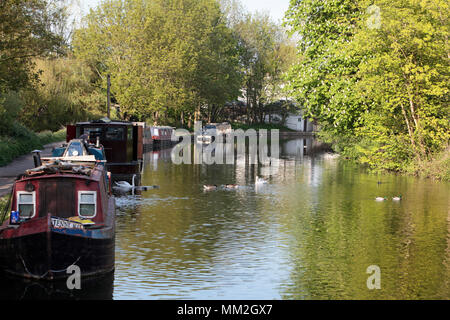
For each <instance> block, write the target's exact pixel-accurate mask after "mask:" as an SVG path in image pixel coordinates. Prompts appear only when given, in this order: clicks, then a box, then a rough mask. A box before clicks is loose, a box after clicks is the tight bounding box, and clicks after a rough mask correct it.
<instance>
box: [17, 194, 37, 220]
mask: <svg viewBox="0 0 450 320" xmlns="http://www.w3.org/2000/svg"><path fill="white" fill-rule="evenodd" d="M16 194H17V198H16V211H18V212H19V218H21V217H20V211H19V205H20V204H32V205H33V215H32V216H31V217H29V218H25V219H31V218H34V216H35V215H36V191H31V192H28V191H17V192H16ZM21 194H31V195H33V203H21V202H20V195H21Z"/></svg>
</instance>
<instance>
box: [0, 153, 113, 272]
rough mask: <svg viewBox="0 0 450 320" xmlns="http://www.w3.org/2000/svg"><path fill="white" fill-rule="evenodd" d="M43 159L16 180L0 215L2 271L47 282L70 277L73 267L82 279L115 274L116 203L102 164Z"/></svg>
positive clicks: (81, 159)
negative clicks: (111, 272) (70, 268)
mask: <svg viewBox="0 0 450 320" xmlns="http://www.w3.org/2000/svg"><path fill="white" fill-rule="evenodd" d="M42 160H43V161H42V162H44V163H43V164H42V163H41V165H40V166H38V167H36V168H33V169H30V170H26V171H25V173H24V174H22V175H20V176H19V177H18V178H17V180H16V181H15V183H14V186H13V189H12V193H11V196H10V202H9V205H8V206H7V207H6V210H7V211H6V210H5V212H4V213H3V215H2V216H1V217H0V218H2V221H0V223H2V225H1V226H0V268H1V269H2V270H3V271H5V272H7V273H9V274H13V275H17V276H21V277H25V278H34V279H45V280H54V279H59V278H66V277H68V276H70V274H68V268H69V267H70V266H73V265H75V266H77V267H79V270H80V272H81V276H93V275H98V274H102V273H108V272H110V271H113V270H114V250H115V200H114V197H113V196H112V194H111V183H110V178H109V175H108V173H107V171H106V169H105V166H104V165H103V163H102V161H99V160H95V157H94V156H93V155H89V156H81V157H79V158H78V159H77V158H76V157H71V160H70V161H69V160H67V161H66V160H64V159H61V158H47V159H46V160H45V161H44V159H42ZM8 214H9V215H10V216H9V218H7V215H8Z"/></svg>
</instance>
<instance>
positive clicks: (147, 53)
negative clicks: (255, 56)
mask: <svg viewBox="0 0 450 320" xmlns="http://www.w3.org/2000/svg"><path fill="white" fill-rule="evenodd" d="M73 45H74V50H75V55H76V57H77V58H79V59H82V60H84V61H86V62H87V63H89V65H90V66H91V67H92V68H93V69H94V70H96V72H97V73H98V74H99V75H100V76H101V78H102V79H103V80H102V84H104V83H105V79H106V75H107V74H108V73H109V74H111V75H112V77H111V92H112V94H113V96H114V98H115V99H116V101H117V102H118V103H119V104H120V105H121V110H122V111H123V112H124V113H126V114H127V115H128V116H134V117H136V118H138V119H146V118H153V120H154V121H156V122H158V121H161V120H167V118H168V117H169V115H172V116H174V117H179V116H182V114H183V113H185V114H191V115H192V114H193V113H194V112H195V111H197V110H198V109H199V108H200V106H203V105H213V104H224V103H225V102H226V101H228V100H232V99H235V98H236V97H237V96H238V94H239V88H240V75H239V70H238V56H237V51H236V45H235V40H234V38H233V37H232V34H231V32H230V30H229V29H228V28H227V27H226V25H225V24H224V22H223V20H222V13H221V11H220V8H219V6H218V4H217V2H216V1H214V0H201V1H198V0H173V1H163V0H157V1H135V0H130V1H121V0H113V1H104V2H103V3H102V4H101V5H100V6H99V7H98V8H97V9H96V10H94V11H91V13H90V14H89V15H88V16H87V17H86V20H85V25H84V27H83V28H81V29H79V30H77V31H76V33H75V37H74V41H73Z"/></svg>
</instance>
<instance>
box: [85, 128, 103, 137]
mask: <svg viewBox="0 0 450 320" xmlns="http://www.w3.org/2000/svg"><path fill="white" fill-rule="evenodd" d="M83 133H86V134H89V139H94V140H95V139H96V138H97V137H101V135H102V128H98V127H97V128H89V127H87V128H83Z"/></svg>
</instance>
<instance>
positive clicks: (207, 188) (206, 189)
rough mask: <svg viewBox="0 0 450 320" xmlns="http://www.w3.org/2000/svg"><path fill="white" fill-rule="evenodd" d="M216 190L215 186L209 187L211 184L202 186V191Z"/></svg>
mask: <svg viewBox="0 0 450 320" xmlns="http://www.w3.org/2000/svg"><path fill="white" fill-rule="evenodd" d="M216 189H217V185H215V184H214V185H211V184H205V185H204V186H203V190H205V191H212V190H216Z"/></svg>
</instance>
